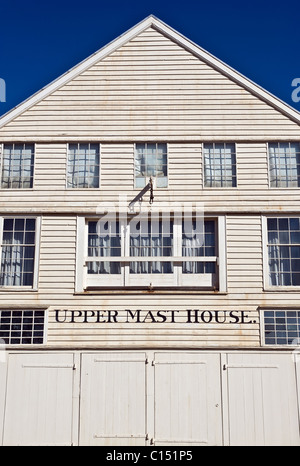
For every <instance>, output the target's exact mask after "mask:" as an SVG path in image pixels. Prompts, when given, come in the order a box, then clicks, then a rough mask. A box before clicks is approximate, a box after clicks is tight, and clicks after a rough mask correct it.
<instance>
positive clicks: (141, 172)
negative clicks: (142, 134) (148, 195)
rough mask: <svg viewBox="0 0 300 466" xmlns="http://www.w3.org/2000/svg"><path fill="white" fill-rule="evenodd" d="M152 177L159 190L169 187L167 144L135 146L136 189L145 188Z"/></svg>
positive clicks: (141, 144)
mask: <svg viewBox="0 0 300 466" xmlns="http://www.w3.org/2000/svg"><path fill="white" fill-rule="evenodd" d="M150 177H151V178H152V179H153V181H154V182H155V184H156V187H157V188H166V187H167V186H168V153H167V144H161V143H139V144H136V145H135V187H136V188H144V187H145V186H146V185H147V184H148V182H149V179H150Z"/></svg>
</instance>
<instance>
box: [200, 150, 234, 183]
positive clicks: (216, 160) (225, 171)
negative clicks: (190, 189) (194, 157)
mask: <svg viewBox="0 0 300 466" xmlns="http://www.w3.org/2000/svg"><path fill="white" fill-rule="evenodd" d="M203 158H204V186H205V187H206V188H207V187H208V188H231V187H236V153H235V144H227V143H224V144H223V143H211V144H204V145H203Z"/></svg>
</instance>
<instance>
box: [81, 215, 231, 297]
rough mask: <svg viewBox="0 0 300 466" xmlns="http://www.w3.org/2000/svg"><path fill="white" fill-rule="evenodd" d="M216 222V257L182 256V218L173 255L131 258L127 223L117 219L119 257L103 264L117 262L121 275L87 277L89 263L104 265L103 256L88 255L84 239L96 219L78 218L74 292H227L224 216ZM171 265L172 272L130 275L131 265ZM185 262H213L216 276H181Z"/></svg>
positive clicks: (174, 235)
mask: <svg viewBox="0 0 300 466" xmlns="http://www.w3.org/2000/svg"><path fill="white" fill-rule="evenodd" d="M212 219H215V220H216V230H215V237H216V238H215V240H216V246H215V247H216V253H217V255H215V256H200V257H197V256H182V242H181V241H182V240H181V239H180V238H182V236H181V235H182V230H181V227H182V219H181V218H180V220H177V219H174V230H173V255H172V256H140V257H138V256H130V242H129V238H130V222H127V221H126V220H124V219H120V220H119V222H120V234H121V255H120V256H115V257H113V256H110V257H105V262H108V263H114V262H115V263H116V262H118V263H120V264H121V274H88V273H87V263H88V262H103V259H104V258H103V257H99V256H96V257H95V256H92V257H91V256H88V255H87V248H88V244H87V238H88V223H89V221H93V220H99V218H98V219H85V218H84V217H78V218H77V255H76V270H77V274H76V291H78V292H81V291H83V290H84V289H86V288H89V287H96V288H99V287H126V286H131V287H134V286H137V287H139V286H150V285H152V286H159V287H164V286H173V287H180V286H184V287H188V286H192V287H199V288H204V287H205V288H206V287H208V288H213V287H217V288H218V290H219V291H220V292H226V291H227V280H226V249H225V244H226V238H225V216H218V217H217V218H212ZM145 262H151V263H153V262H159V263H166V262H171V263H172V264H173V272H172V273H130V263H136V264H138V263H145ZM184 262H195V263H215V264H216V266H215V267H216V273H215V274H210V273H203V274H200V273H194V274H193V273H187V274H184V273H182V265H183V263H184Z"/></svg>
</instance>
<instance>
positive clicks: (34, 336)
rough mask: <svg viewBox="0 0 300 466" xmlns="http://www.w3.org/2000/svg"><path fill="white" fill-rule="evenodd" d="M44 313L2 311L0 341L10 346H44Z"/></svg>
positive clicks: (0, 315)
mask: <svg viewBox="0 0 300 466" xmlns="http://www.w3.org/2000/svg"><path fill="white" fill-rule="evenodd" d="M43 336H44V311H27V310H26V311H0V339H3V340H4V342H5V344H6V345H10V344H22V345H26V344H42V343H43Z"/></svg>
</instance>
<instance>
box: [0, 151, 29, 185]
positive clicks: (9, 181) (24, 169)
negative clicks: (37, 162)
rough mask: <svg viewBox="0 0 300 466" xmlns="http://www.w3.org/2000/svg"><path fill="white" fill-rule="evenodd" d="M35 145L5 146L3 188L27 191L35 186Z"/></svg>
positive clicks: (2, 175) (2, 171) (2, 172)
mask: <svg viewBox="0 0 300 466" xmlns="http://www.w3.org/2000/svg"><path fill="white" fill-rule="evenodd" d="M33 170H34V144H4V145H3V154H2V170H1V188H2V189H6V188H8V189H27V188H32V186H33Z"/></svg>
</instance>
